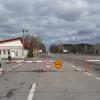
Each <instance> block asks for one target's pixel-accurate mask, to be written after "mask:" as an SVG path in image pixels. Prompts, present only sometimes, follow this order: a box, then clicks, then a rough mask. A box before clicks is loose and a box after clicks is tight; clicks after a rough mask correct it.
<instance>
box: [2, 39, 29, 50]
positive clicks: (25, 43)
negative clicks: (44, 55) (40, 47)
mask: <svg viewBox="0 0 100 100" xmlns="http://www.w3.org/2000/svg"><path fill="white" fill-rule="evenodd" d="M15 40H20V41H21V43H22V44H23V38H22V37H18V38H13V39H6V40H0V43H4V42H10V41H15ZM24 48H25V49H28V43H27V41H26V40H25V39H24Z"/></svg>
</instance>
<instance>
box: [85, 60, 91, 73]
mask: <svg viewBox="0 0 100 100" xmlns="http://www.w3.org/2000/svg"><path fill="white" fill-rule="evenodd" d="M89 67H90V63H89V62H88V61H86V62H85V65H84V71H85V72H89Z"/></svg>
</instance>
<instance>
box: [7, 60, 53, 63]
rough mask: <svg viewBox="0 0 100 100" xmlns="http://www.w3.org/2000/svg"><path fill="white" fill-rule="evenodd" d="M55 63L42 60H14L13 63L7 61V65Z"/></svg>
mask: <svg viewBox="0 0 100 100" xmlns="http://www.w3.org/2000/svg"><path fill="white" fill-rule="evenodd" d="M47 62H49V63H53V62H54V61H51V60H50V61H46V60H45V61H42V60H37V61H25V60H12V61H5V63H47Z"/></svg>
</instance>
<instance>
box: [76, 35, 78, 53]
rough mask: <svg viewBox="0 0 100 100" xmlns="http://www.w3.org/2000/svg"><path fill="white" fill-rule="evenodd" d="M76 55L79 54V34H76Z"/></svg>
mask: <svg viewBox="0 0 100 100" xmlns="http://www.w3.org/2000/svg"><path fill="white" fill-rule="evenodd" d="M76 54H78V41H77V33H76Z"/></svg>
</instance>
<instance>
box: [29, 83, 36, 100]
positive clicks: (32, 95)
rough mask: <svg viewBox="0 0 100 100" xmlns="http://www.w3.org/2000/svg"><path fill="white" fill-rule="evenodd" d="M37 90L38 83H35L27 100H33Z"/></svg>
mask: <svg viewBox="0 0 100 100" xmlns="http://www.w3.org/2000/svg"><path fill="white" fill-rule="evenodd" d="M35 88H36V83H33V85H32V88H31V90H30V93H29V96H28V98H27V100H32V99H33V97H34V92H35Z"/></svg>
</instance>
